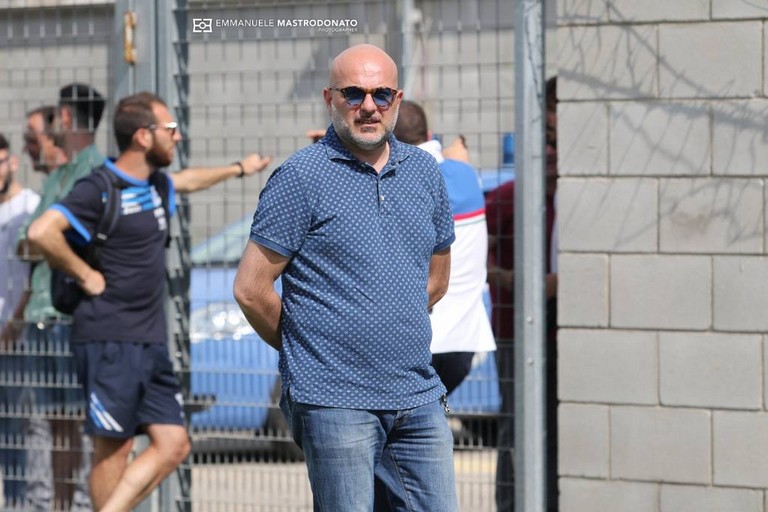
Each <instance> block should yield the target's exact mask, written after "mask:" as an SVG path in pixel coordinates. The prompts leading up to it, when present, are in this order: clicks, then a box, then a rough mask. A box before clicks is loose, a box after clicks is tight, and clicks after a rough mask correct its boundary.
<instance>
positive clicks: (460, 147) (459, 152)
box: [443, 135, 469, 163]
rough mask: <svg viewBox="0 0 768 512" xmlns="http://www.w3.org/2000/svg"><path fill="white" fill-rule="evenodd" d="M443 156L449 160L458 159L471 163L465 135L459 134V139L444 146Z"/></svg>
mask: <svg viewBox="0 0 768 512" xmlns="http://www.w3.org/2000/svg"><path fill="white" fill-rule="evenodd" d="M443 156H444V157H445V158H447V159H449V160H458V161H460V162H466V163H469V151H467V144H466V139H465V138H464V136H463V135H459V138H458V139H455V140H454V141H453V142H451V143H450V144H449V145H447V146H446V147H444V148H443Z"/></svg>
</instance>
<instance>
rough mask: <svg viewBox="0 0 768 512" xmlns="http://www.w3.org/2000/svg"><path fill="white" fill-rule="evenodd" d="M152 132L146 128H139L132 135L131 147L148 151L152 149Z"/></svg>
mask: <svg viewBox="0 0 768 512" xmlns="http://www.w3.org/2000/svg"><path fill="white" fill-rule="evenodd" d="M152 137H153V135H152V130H150V129H148V128H139V129H138V130H136V132H135V133H134V134H133V145H135V146H137V147H140V148H141V149H149V148H151V147H152Z"/></svg>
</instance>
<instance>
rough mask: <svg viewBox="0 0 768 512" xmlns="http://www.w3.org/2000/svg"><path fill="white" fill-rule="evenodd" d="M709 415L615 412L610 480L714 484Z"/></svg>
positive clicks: (624, 409)
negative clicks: (611, 478) (712, 482)
mask: <svg viewBox="0 0 768 512" xmlns="http://www.w3.org/2000/svg"><path fill="white" fill-rule="evenodd" d="M710 421H711V419H710V413H709V412H708V411H702V410H693V409H670V408H658V407H613V408H612V409H611V476H612V477H613V478H622V479H630V480H656V481H662V482H675V483H698V484H709V483H711V480H712V478H711V475H712V449H711V446H712V439H711V431H710V430H711V429H710Z"/></svg>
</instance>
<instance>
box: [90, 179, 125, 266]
mask: <svg viewBox="0 0 768 512" xmlns="http://www.w3.org/2000/svg"><path fill="white" fill-rule="evenodd" d="M94 174H95V175H96V176H98V177H100V178H101V179H102V180H103V181H104V185H105V187H106V200H105V202H104V212H103V213H102V214H101V219H100V220H99V224H98V225H97V226H96V233H95V234H94V237H93V243H91V244H89V245H88V250H87V253H86V262H87V263H88V264H89V265H91V266H94V267H98V265H99V261H100V259H101V246H102V245H104V242H106V241H107V239H108V238H109V236H110V235H111V234H112V232H113V231H114V230H115V227H116V226H117V221H118V219H119V218H120V210H121V207H122V204H121V189H122V187H121V186H120V182H119V181H118V178H117V176H116V175H115V173H113V172H111V171H110V170H109V169H106V168H104V167H97V168H96V169H95V170H94Z"/></svg>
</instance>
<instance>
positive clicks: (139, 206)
mask: <svg viewBox="0 0 768 512" xmlns="http://www.w3.org/2000/svg"><path fill="white" fill-rule="evenodd" d="M104 166H105V167H106V169H107V171H108V172H112V173H114V174H115V175H116V176H117V177H118V178H119V182H120V186H119V188H120V189H121V211H120V216H119V218H118V221H117V224H116V227H115V229H114V231H113V232H112V233H111V234H110V236H109V238H108V239H107V241H106V242H105V243H104V244H103V246H102V248H101V255H100V261H99V265H98V267H99V269H100V271H101V272H102V274H104V279H105V281H106V289H105V290H104V293H103V294H101V295H98V296H95V297H86V298H85V299H84V300H83V301H81V303H80V304H79V305H78V307H77V309H76V310H75V312H74V314H73V317H72V342H74V343H77V342H84V341H128V342H141V343H165V342H166V340H167V334H166V322H165V312H164V298H163V297H164V288H165V287H164V283H165V243H166V238H167V234H168V219H166V215H165V209H164V208H163V205H162V199H161V197H160V193H159V192H158V191H157V189H156V188H155V186H154V185H152V184H151V183H150V180H138V179H136V178H133V177H131V176H129V175H127V174H125V173H124V172H122V171H121V170H120V169H118V168H117V167H116V166H115V165H114V163H113V162H111V161H109V160H107V161H106V162H105V163H104ZM166 179H167V180H168V195H169V197H168V205H169V212H170V213H171V214H173V211H174V204H175V198H174V192H173V183H172V182H171V180H170V178H168V177H167V176H166ZM106 193H107V191H106V184H105V183H104V180H102V179H101V178H99V177H98V176H96V175H95V174H91V175H88V176H86V177H85V178H83V179H81V180H79V181H78V182H77V183H76V184H75V186H74V188H73V189H72V191H71V192H70V193H69V195H68V196H67V197H65V198H64V199H63V200H62V201H60V202H58V203H56V204H54V205H53V206H51V209H55V210H58V211H60V212H61V213H62V214H64V216H65V217H66V218H67V220H68V221H69V223H70V225H71V227H72V229H71V230H70V231H68V232H67V233H66V236H67V238H68V239H69V240H70V241H71V242H72V243H73V244H75V245H77V244H79V245H84V244H86V243H89V242H90V241H91V239H92V237H93V236H94V232H95V231H96V228H97V226H98V223H99V221H100V219H101V216H102V214H103V212H104V203H105V201H106Z"/></svg>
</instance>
